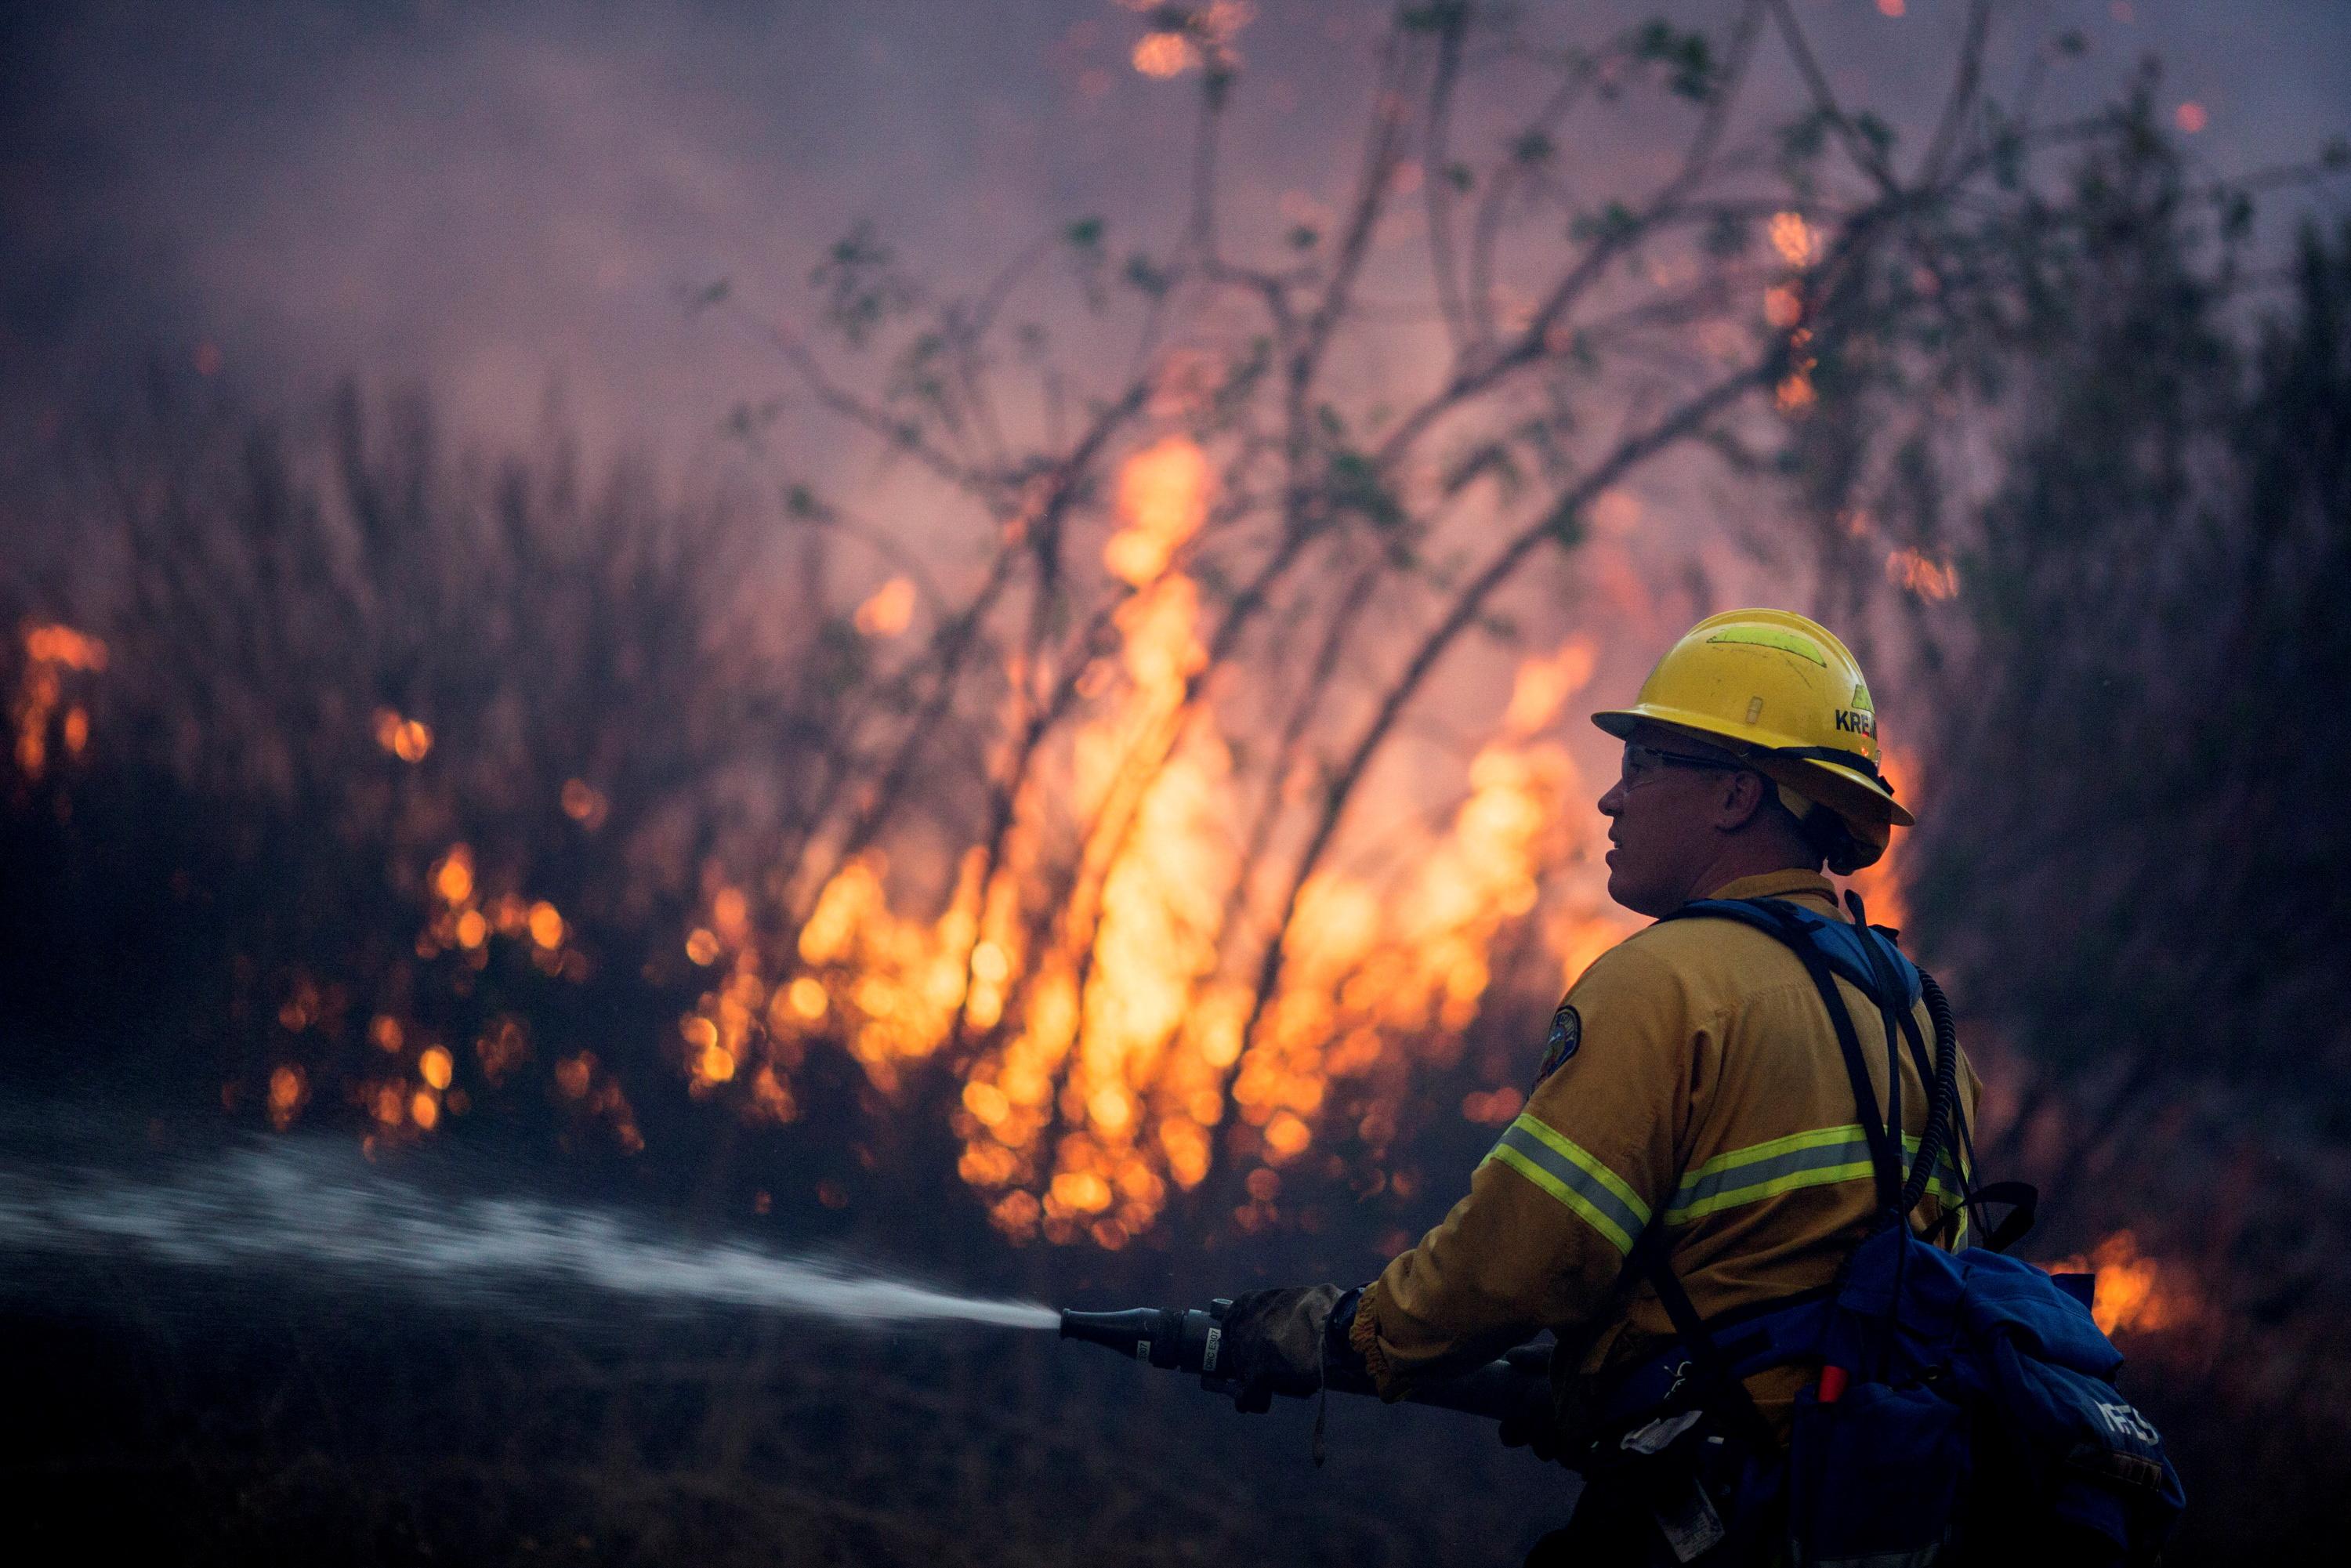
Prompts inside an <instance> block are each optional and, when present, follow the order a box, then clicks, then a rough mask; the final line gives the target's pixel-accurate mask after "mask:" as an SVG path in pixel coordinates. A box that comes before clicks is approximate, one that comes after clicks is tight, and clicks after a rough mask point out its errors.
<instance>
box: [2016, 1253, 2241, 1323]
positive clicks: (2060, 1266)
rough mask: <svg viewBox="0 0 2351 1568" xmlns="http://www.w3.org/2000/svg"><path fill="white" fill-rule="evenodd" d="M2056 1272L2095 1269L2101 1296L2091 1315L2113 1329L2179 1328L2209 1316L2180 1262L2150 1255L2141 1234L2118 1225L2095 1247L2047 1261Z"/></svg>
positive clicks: (2083, 1271)
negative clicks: (2143, 1247) (2140, 1245)
mask: <svg viewBox="0 0 2351 1568" xmlns="http://www.w3.org/2000/svg"><path fill="white" fill-rule="evenodd" d="M2043 1267H2044V1268H2046V1269H2047V1270H2049V1272H2051V1273H2053V1274H2095V1275H2096V1276H2097V1291H2096V1300H2095V1301H2094V1303H2093V1304H2092V1306H2091V1308H2090V1315H2091V1316H2092V1317H2093V1318H2095V1319H2096V1320H2097V1324H2098V1327H2099V1328H2101V1329H2103V1330H2105V1332H2106V1333H2110V1334H2111V1333H2157V1332H2158V1331H2160V1330H2163V1329H2168V1328H2179V1327H2182V1326H2184V1325H2187V1324H2189V1323H2192V1322H2196V1321H2197V1320H2198V1319H2199V1318H2201V1317H2202V1316H2203V1315H2204V1304H2203V1301H2202V1299H2201V1298H2200V1297H2199V1294H2198V1293H2197V1291H2196V1290H2195V1287H2194V1284H2193V1282H2192V1281H2190V1280H2189V1277H2188V1276H2187V1273H2186V1271H2185V1270H2182V1269H2180V1268H2179V1266H2178V1265H2177V1264H2171V1263H2166V1262H2164V1261H2162V1260H2159V1259H2156V1258H2149V1257H2147V1256H2146V1255H2144V1254H2143V1253H2141V1252H2140V1251H2139V1249H2138V1238H2137V1236H2135V1235H2134V1234H2132V1233H2131V1232H2130V1231H2128V1230H2117V1231H2116V1232H2115V1233H2114V1234H2113V1235H2111V1236H2109V1237H2107V1238H2106V1239H2105V1240H2103V1241H2101V1242H2099V1243H2098V1244H2097V1245H2096V1246H2095V1247H2094V1248H2092V1249H2090V1252H2089V1255H2088V1256H2087V1257H2083V1256H2081V1255H2080V1254H2078V1253H2077V1254H2076V1255H2074V1257H2071V1258H2061V1259H2059V1260H2057V1261H2056V1262H2054V1263H2049V1264H2044V1265H2043Z"/></svg>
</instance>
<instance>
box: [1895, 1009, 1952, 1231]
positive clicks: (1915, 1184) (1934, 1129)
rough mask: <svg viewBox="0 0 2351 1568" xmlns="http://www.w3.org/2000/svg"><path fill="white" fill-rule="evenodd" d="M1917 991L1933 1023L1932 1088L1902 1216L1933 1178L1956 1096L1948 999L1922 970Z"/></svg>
mask: <svg viewBox="0 0 2351 1568" xmlns="http://www.w3.org/2000/svg"><path fill="white" fill-rule="evenodd" d="M1918 988H1919V989H1920V990H1921V991H1922V992H1923V993H1924V994H1925V996H1926V998H1927V1016H1928V1017H1929V1018H1931V1019H1934V1020H1935V1086H1934V1088H1933V1090H1932V1091H1931V1092H1929V1093H1928V1096H1927V1126H1926V1129H1925V1131H1923V1132H1921V1133H1920V1134H1918V1157H1917V1164H1916V1165H1914V1166H1911V1167H1910V1179H1909V1181H1908V1182H1907V1183H1906V1184H1905V1185H1904V1186H1903V1188H1902V1207H1901V1210H1900V1212H1902V1213H1904V1214H1908V1213H1909V1212H1910V1211H1911V1210H1912V1209H1914V1208H1916V1207H1918V1203H1919V1200H1920V1199H1922V1198H1924V1197H1926V1196H1927V1184H1928V1182H1929V1181H1931V1180H1933V1179H1934V1174H1935V1162H1936V1161H1937V1160H1938V1159H1940V1158H1941V1157H1942V1153H1943V1149H1942V1145H1943V1143H1944V1140H1945V1137H1946V1135H1947V1134H1949V1129H1950V1124H1951V1114H1952V1109H1951V1108H1952V1105H1953V1103H1955V1102H1956V1101H1957V1100H1958V1099H1959V1026H1958V1025H1957V1024H1955V1023H1953V1022H1952V1021H1951V1002H1950V998H1948V997H1946V996H1945V995H1943V988H1942V987H1940V986H1938V985H1937V984H1936V983H1935V977H1934V976H1932V975H1930V974H1928V973H1927V971H1926V970H1924V969H1921V970H1919V971H1918Z"/></svg>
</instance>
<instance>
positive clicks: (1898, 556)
mask: <svg viewBox="0 0 2351 1568" xmlns="http://www.w3.org/2000/svg"><path fill="white" fill-rule="evenodd" d="M1886 581H1888V582H1891V583H1893V584H1894V585H1895V586H1896V588H1907V589H1908V590H1909V591H1911V592H1913V593H1915V594H1917V596H1918V597H1919V598H1921V599H1937V600H1940V599H1949V598H1952V597H1954V596H1955V595H1956V594H1958V592H1959V568H1958V567H1957V566H1954V565H1953V564H1952V563H1951V562H1949V561H1948V560H1942V561H1938V560H1929V559H1927V558H1926V557H1925V556H1923V555H1920V554H1919V553H1918V552H1917V550H1914V549H1897V550H1895V551H1894V552H1892V553H1891V554H1889V555H1888V556H1887V557H1886Z"/></svg>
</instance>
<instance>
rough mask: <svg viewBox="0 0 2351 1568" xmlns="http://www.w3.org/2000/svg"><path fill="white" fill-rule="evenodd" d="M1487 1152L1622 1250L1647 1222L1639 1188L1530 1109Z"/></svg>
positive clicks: (1631, 1243) (1506, 1129)
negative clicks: (1492, 1148)
mask: <svg viewBox="0 0 2351 1568" xmlns="http://www.w3.org/2000/svg"><path fill="white" fill-rule="evenodd" d="M1486 1157H1487V1158H1488V1159H1489V1160H1499V1161H1500V1162H1501V1163H1502V1164H1504V1165H1506V1166H1510V1168H1511V1169H1512V1170H1514V1171H1516V1172H1518V1173H1519V1174H1520V1176H1524V1177H1526V1178H1527V1179H1528V1180H1529V1181H1531V1182H1532V1183H1534V1184H1535V1186H1539V1187H1541V1189H1542V1190H1543V1191H1545V1192H1547V1193H1549V1194H1550V1195H1551V1196H1552V1197H1555V1198H1557V1199H1559V1201H1560V1202H1562V1203H1563V1204H1565V1205H1566V1206H1567V1207H1569V1208H1571V1209H1573V1210H1574V1211H1575V1213H1576V1214H1577V1215H1579V1216H1580V1217H1582V1218H1583V1221H1584V1223H1585V1224H1587V1225H1589V1226H1591V1227H1592V1228H1593V1229H1594V1230H1597V1231H1598V1232H1600V1234H1601V1235H1603V1236H1604V1237H1606V1238H1607V1239H1608V1240H1609V1242H1610V1244H1611V1245H1613V1246H1614V1248H1615V1249H1616V1250H1618V1251H1619V1252H1630V1251H1631V1250H1633V1242H1634V1240H1635V1238H1637V1237H1638V1236H1639V1235H1640V1234H1641V1232H1642V1231H1643V1230H1644V1229H1645V1228H1647V1226H1648V1223H1649V1206H1648V1205H1647V1204H1646V1203H1644V1202H1642V1201H1641V1196H1640V1194H1638V1193H1636V1192H1635V1191H1634V1190H1633V1189H1632V1188H1631V1187H1630V1186H1626V1185H1625V1182H1624V1180H1623V1178H1621V1177H1619V1176H1617V1175H1616V1173H1615V1172H1614V1171H1612V1170H1610V1169H1609V1168H1608V1167H1607V1166H1604V1165H1602V1164H1601V1163H1600V1161H1599V1160H1597V1159H1596V1158H1594V1157H1593V1155H1591V1154H1590V1153H1588V1152H1587V1151H1585V1150H1583V1149H1582V1148H1580V1147H1578V1146H1577V1145H1576V1144H1575V1142H1574V1141H1573V1139H1571V1138H1568V1137H1566V1136H1565V1135H1564V1134H1561V1133H1560V1132H1558V1131H1557V1130H1556V1129H1554V1128H1552V1127H1550V1126H1547V1125H1545V1124H1543V1123H1541V1122H1539V1121H1537V1120H1535V1118H1534V1115H1533V1113H1531V1112H1530V1113H1522V1114H1521V1115H1520V1117H1519V1119H1518V1120H1517V1121H1515V1122H1512V1123H1511V1124H1510V1125H1509V1126H1507V1127H1505V1128H1503V1129H1502V1136H1501V1138H1500V1140H1499V1141H1498V1142H1497V1143H1496V1144H1495V1145H1494V1150H1493V1153H1491V1154H1489V1155H1487V1156H1486Z"/></svg>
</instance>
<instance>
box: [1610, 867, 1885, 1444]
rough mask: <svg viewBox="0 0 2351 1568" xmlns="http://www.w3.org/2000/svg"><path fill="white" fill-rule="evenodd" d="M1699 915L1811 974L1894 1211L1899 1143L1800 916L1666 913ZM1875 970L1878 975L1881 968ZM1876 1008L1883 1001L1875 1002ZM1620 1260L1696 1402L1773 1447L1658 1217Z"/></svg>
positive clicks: (1746, 904)
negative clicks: (1679, 1361) (1688, 1376)
mask: <svg viewBox="0 0 2351 1568" xmlns="http://www.w3.org/2000/svg"><path fill="white" fill-rule="evenodd" d="M1704 915H1714V916H1718V917H1719V918H1723V919H1729V920H1737V921H1739V922H1740V923H1741V924H1742V925H1752V926H1753V927H1755V929H1757V930H1758V931H1761V932H1763V933H1764V934H1765V935H1767V936H1773V937H1776V938H1777V939H1778V940H1779V941H1780V942H1781V943H1782V944H1783V945H1784V946H1787V947H1788V949H1789V950H1790V951H1792V952H1793V953H1794V954H1795V955H1796V956H1797V958H1798V959H1799V960H1800V961H1801V962H1802V964H1803V966H1804V972H1805V973H1806V974H1807V975H1809V976H1810V977H1812V981H1813V987H1814V988H1816V989H1817V990H1819V992H1820V994H1821V1000H1822V1002H1823V1005H1824V1006H1826V1007H1827V1009H1828V1014H1829V1023H1830V1026H1831V1027H1832V1028H1834V1030H1836V1038H1837V1051H1838V1053H1839V1054H1840V1055H1841V1056H1843V1057H1844V1070H1845V1076H1846V1077H1847V1079H1849V1080H1850V1081H1851V1082H1852V1085H1853V1097H1854V1107H1855V1112H1856V1113H1858V1114H1859V1116H1860V1118H1861V1130H1862V1135H1863V1136H1864V1137H1865V1139H1866V1140H1867V1141H1868V1144H1869V1156H1870V1168H1871V1170H1872V1171H1873V1172H1874V1173H1875V1175H1876V1180H1877V1198H1878V1207H1880V1208H1881V1209H1883V1210H1885V1211H1886V1212H1887V1213H1889V1214H1890V1213H1893V1212H1894V1211H1895V1209H1896V1206H1897V1205H1898V1204H1899V1203H1900V1202H1901V1198H1902V1150H1901V1145H1899V1144H1897V1143H1896V1142H1895V1141H1894V1140H1895V1134H1889V1133H1888V1132H1887V1131H1886V1120H1885V1117H1884V1116H1883V1115H1882V1114H1881V1113H1879V1111H1878V1107H1877V1092H1876V1088H1875V1086H1874V1085H1872V1084H1871V1082H1869V1066H1868V1063H1867V1061H1866V1060H1865V1058H1864V1057H1863V1055H1862V1052H1861V1036H1860V1033H1859V1031H1858V1030H1855V1028H1854V1027H1853V1014H1852V1013H1851V1012H1850V1011H1849V1010H1848V1009H1846V1007H1845V1005H1844V996H1843V995H1842V994H1841V993H1839V991H1838V990H1837V986H1836V977H1835V976H1834V974H1832V973H1831V972H1830V970H1829V966H1828V961H1827V959H1826V958H1824V957H1823V956H1822V955H1821V951H1820V949H1819V948H1818V947H1817V946H1814V944H1813V939H1812V933H1811V932H1810V931H1809V930H1808V929H1807V928H1806V927H1805V925H1804V924H1803V922H1802V919H1801V917H1799V916H1797V915H1793V914H1792V913H1785V912H1782V910H1780V909H1779V908H1777V907H1775V906H1773V905H1772V904H1770V903H1769V902H1768V901H1765V900H1760V899H1759V900H1754V901H1751V902H1750V901H1748V900H1744V899H1735V900H1734V899H1723V900H1708V901H1706V902H1705V903H1704V904H1702V905H1698V906H1685V907H1684V908H1682V909H1679V910H1677V911H1675V912H1674V913H1673V914H1672V915H1667V916H1665V918H1666V919H1667V920H1674V919H1681V918H1688V917H1695V916H1704ZM1865 946H1866V945H1865ZM1873 950H1874V949H1873ZM1879 973H1880V975H1881V977H1882V975H1883V970H1882V968H1881V969H1880V970H1879ZM1880 1005H1881V1006H1883V1005H1884V1003H1883V1001H1882V1000H1881V1002H1880ZM1894 1039H1895V1034H1894V1030H1893V1029H1892V1027H1891V1025H1890V1020H1889V1027H1888V1029H1887V1031H1886V1050H1887V1053H1888V1054H1887V1059H1886V1065H1887V1067H1888V1069H1889V1070H1892V1069H1893V1068H1894V1065H1895V1061H1894V1058H1893V1055H1892V1052H1893V1051H1895V1050H1896V1046H1895V1044H1894ZM1891 1075H1892V1077H1893V1078H1894V1081H1895V1084H1896V1088H1895V1091H1894V1092H1895V1093H1896V1095H1899V1094H1900V1092H1901V1089H1900V1083H1901V1074H1900V1072H1899V1071H1892V1074H1891ZM1895 1104H1896V1107H1897V1109H1896V1116H1897V1117H1898V1116H1899V1115H1900V1111H1899V1109H1898V1107H1899V1106H1900V1104H1901V1102H1900V1100H1899V1099H1896V1101H1895ZM1895 1125H1896V1127H1897V1128H1898V1127H1899V1126H1900V1125H1901V1124H1900V1122H1899V1121H1898V1120H1897V1121H1896V1123H1895ZM1626 1261H1627V1263H1628V1265H1629V1266H1630V1267H1632V1268H1633V1269H1635V1270H1638V1271H1639V1272H1640V1273H1641V1274H1642V1275H1643V1276H1645V1277H1646V1279H1647V1280H1648V1281H1649V1284H1650V1287H1651V1288H1652V1289H1653V1290H1655V1291H1656V1292H1657V1301H1658V1304H1659V1305H1661V1306H1663V1307H1664V1308H1665V1309H1666V1316H1667V1318H1669V1319H1671V1320H1672V1322H1673V1325H1674V1332H1675V1333H1677V1334H1678V1335H1679V1336H1680V1337H1681V1342H1682V1345H1683V1347H1684V1348H1685V1349H1686V1350H1687V1351H1688V1352H1689V1358H1690V1361H1691V1363H1692V1364H1694V1365H1695V1366H1696V1367H1697V1368H1698V1376H1699V1379H1700V1383H1701V1385H1702V1387H1703V1389H1704V1390H1705V1394H1706V1397H1703V1398H1702V1399H1701V1403H1704V1404H1707V1405H1708V1406H1710V1407H1711V1408H1713V1409H1714V1410H1715V1411H1716V1412H1717V1413H1718V1414H1719V1416H1721V1417H1722V1418H1723V1419H1724V1420H1726V1421H1728V1422H1729V1424H1730V1425H1731V1427H1732V1428H1733V1429H1734V1430H1735V1431H1737V1432H1738V1434H1739V1435H1740V1437H1742V1438H1744V1439H1745V1440H1746V1441H1748V1442H1749V1443H1750V1444H1754V1445H1756V1448H1757V1452H1759V1453H1762V1454H1770V1453H1773V1452H1775V1451H1777V1448H1778V1442H1779V1439H1778V1437H1777V1435H1776V1434H1775V1433H1774V1432H1773V1431H1772V1428H1771V1423H1770V1422H1768V1421H1766V1420H1765V1419H1764V1418H1763V1413H1762V1412H1761V1410H1759V1409H1757V1408H1756V1406H1755V1401H1754V1398H1753V1397H1752V1396H1750V1395H1749V1393H1748V1392H1747V1385H1745V1384H1744V1383H1742V1382H1741V1381H1740V1379H1739V1378H1738V1377H1737V1376H1736V1375H1734V1374H1733V1373H1732V1371H1731V1366H1730V1363H1729V1360H1728V1359H1727V1358H1726V1357H1725V1356H1724V1355H1723V1354H1722V1349H1721V1347H1720V1346H1719V1345H1718V1344H1717V1343H1715V1339H1714V1335H1713V1334H1712V1333H1709V1332H1708V1329H1707V1326H1706V1320H1705V1319H1704V1318H1702V1317H1700V1316H1698V1307H1697V1305H1696V1304H1695V1303H1694V1302H1692V1301H1691V1300H1690V1299H1689V1292H1688V1291H1686V1290H1684V1289H1683V1288H1682V1282H1681V1280H1680V1278H1679V1277H1678V1276H1677V1275H1676V1274H1675V1273H1674V1271H1673V1269H1672V1266H1671V1265H1669V1264H1668V1263H1667V1261H1666V1242H1665V1226H1664V1224H1663V1222H1662V1220H1659V1221H1656V1222H1653V1223H1652V1225H1651V1227H1650V1228H1649V1229H1648V1230H1647V1231H1646V1232H1644V1233H1643V1235H1642V1237H1641V1239H1640V1240H1639V1241H1638V1242H1636V1243H1635V1245H1634V1249H1633V1254H1632V1256H1631V1257H1630V1258H1629V1259H1628V1260H1626Z"/></svg>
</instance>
